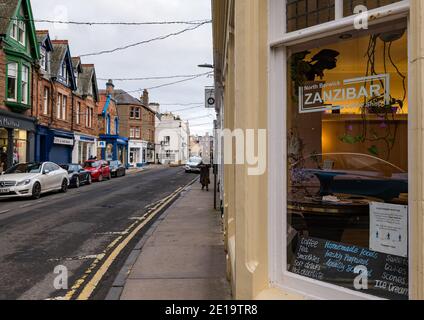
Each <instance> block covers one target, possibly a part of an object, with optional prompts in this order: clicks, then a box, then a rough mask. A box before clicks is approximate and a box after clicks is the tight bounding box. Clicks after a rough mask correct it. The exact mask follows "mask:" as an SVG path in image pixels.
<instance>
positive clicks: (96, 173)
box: [84, 160, 112, 182]
mask: <svg viewBox="0 0 424 320" xmlns="http://www.w3.org/2000/svg"><path fill="white" fill-rule="evenodd" d="M84 170H86V171H88V172H90V174H91V179H92V180H93V181H98V182H102V181H103V180H104V179H107V180H110V179H112V173H111V172H110V167H109V164H108V163H107V161H104V160H88V161H86V162H85V163H84Z"/></svg>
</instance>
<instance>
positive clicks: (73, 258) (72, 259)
mask: <svg viewBox="0 0 424 320" xmlns="http://www.w3.org/2000/svg"><path fill="white" fill-rule="evenodd" d="M104 256H105V254H104V253H102V254H92V255H88V256H79V257H71V258H57V259H49V260H48V261H49V262H54V261H78V260H93V259H103V258H104Z"/></svg>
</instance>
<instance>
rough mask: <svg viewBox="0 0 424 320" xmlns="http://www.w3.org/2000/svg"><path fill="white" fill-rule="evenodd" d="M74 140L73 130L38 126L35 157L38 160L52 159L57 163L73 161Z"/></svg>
mask: <svg viewBox="0 0 424 320" xmlns="http://www.w3.org/2000/svg"><path fill="white" fill-rule="evenodd" d="M74 141H75V136H74V133H73V132H68V131H62V130H56V129H50V128H48V127H45V126H38V127H37V137H36V155H35V158H36V160H37V161H51V162H54V163H57V164H67V163H71V162H72V153H73V150H74V144H75V142H74Z"/></svg>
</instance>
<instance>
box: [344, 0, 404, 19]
mask: <svg viewBox="0 0 424 320" xmlns="http://www.w3.org/2000/svg"><path fill="white" fill-rule="evenodd" d="M399 1H401V0H343V11H344V16H345V17H347V16H351V15H353V13H354V9H355V7H356V6H359V5H362V6H365V7H367V9H368V10H372V9H376V8H378V7H383V6H387V5H389V4H392V3H395V2H399Z"/></svg>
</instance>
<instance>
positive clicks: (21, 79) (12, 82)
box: [6, 60, 31, 106]
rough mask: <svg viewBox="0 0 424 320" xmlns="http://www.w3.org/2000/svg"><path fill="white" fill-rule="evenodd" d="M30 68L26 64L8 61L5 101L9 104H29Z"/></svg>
mask: <svg viewBox="0 0 424 320" xmlns="http://www.w3.org/2000/svg"><path fill="white" fill-rule="evenodd" d="M30 70H31V69H30V68H29V66H27V65H26V64H24V63H22V62H19V60H16V61H9V62H8V63H7V64H6V74H7V81H6V99H7V102H10V103H11V104H21V105H26V106H28V104H29V90H30V88H29V81H30Z"/></svg>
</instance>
